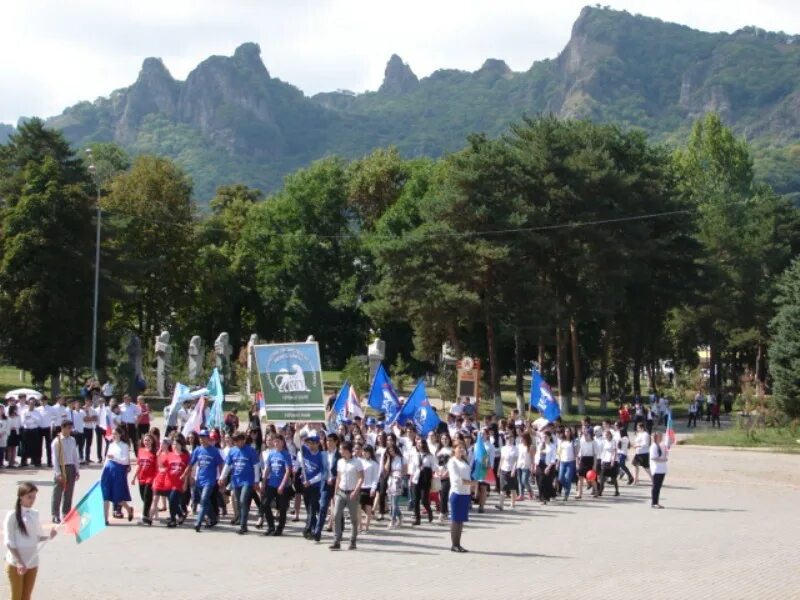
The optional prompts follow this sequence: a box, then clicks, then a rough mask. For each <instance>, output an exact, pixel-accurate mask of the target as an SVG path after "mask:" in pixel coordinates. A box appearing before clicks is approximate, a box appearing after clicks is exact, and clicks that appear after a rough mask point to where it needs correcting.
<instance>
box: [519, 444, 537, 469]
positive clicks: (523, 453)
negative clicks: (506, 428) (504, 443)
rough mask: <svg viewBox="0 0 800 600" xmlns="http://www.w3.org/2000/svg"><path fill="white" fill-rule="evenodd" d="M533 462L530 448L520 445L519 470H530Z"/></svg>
mask: <svg viewBox="0 0 800 600" xmlns="http://www.w3.org/2000/svg"><path fill="white" fill-rule="evenodd" d="M532 461H533V459H532V458H531V449H530V448H529V447H528V446H525V445H523V444H520V446H519V456H518V457H517V468H518V469H530V468H531V462H532Z"/></svg>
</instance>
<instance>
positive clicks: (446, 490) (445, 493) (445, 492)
mask: <svg viewBox="0 0 800 600" xmlns="http://www.w3.org/2000/svg"><path fill="white" fill-rule="evenodd" d="M441 481H442V489H441V490H439V512H440V513H441V514H443V515H444V516H447V512H448V511H447V502H448V500H449V499H450V480H449V479H442V480H441Z"/></svg>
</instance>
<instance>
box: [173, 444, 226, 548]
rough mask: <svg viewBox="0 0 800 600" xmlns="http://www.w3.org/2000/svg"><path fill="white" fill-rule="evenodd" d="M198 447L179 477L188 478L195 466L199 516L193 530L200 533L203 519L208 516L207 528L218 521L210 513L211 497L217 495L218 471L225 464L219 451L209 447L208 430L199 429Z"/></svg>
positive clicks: (215, 516) (214, 515)
mask: <svg viewBox="0 0 800 600" xmlns="http://www.w3.org/2000/svg"><path fill="white" fill-rule="evenodd" d="M198 437H199V438H200V446H199V447H197V448H195V449H194V451H193V452H192V458H191V459H190V460H189V466H188V467H186V470H185V471H184V472H183V475H182V476H181V477H182V478H183V479H186V478H187V477H189V472H190V471H191V469H192V467H193V466H194V465H197V481H196V482H195V493H196V494H198V495H199V496H200V514H198V515H197V522H196V524H195V526H194V530H195V531H196V532H197V533H200V527H201V526H202V525H203V519H204V518H205V517H206V516H208V521H209V523H208V527H214V525H216V524H217V522H218V521H219V518H218V517H217V515H216V514H214V513H212V512H211V511H210V505H211V496H212V495H214V494H216V493H217V479H219V469H220V467H221V466H222V465H223V464H224V463H225V461H224V460H223V459H222V454H220V451H219V450H218V449H217V448H216V447H215V446H212V445H211V442H210V440H209V439H208V430H207V429H201V430H200V433H199V434H198Z"/></svg>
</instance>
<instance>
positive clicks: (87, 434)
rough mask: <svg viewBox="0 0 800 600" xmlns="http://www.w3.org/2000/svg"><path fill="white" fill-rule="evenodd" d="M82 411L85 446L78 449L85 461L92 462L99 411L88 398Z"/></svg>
mask: <svg viewBox="0 0 800 600" xmlns="http://www.w3.org/2000/svg"><path fill="white" fill-rule="evenodd" d="M80 412H81V416H82V417H83V448H78V450H80V451H81V456H83V462H84V463H90V462H92V460H91V450H92V438H93V437H95V433H96V431H95V429H96V427H97V411H96V410H95V409H94V408H93V407H92V401H91V400H90V399H89V398H86V400H84V402H83V408H82V409H81V411H80ZM101 437H102V435H101Z"/></svg>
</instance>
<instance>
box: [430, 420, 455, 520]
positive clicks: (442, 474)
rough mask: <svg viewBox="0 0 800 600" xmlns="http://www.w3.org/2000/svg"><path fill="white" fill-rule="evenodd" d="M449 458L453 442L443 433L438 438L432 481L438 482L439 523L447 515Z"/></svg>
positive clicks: (451, 454) (451, 453)
mask: <svg viewBox="0 0 800 600" xmlns="http://www.w3.org/2000/svg"><path fill="white" fill-rule="evenodd" d="M451 456H453V442H452V440H451V439H450V436H449V435H448V434H446V433H443V434H442V435H441V436H439V447H438V449H437V450H436V470H435V472H434V480H438V482H439V523H444V521H445V519H446V518H447V514H448V510H447V507H448V502H449V499H450V475H449V473H448V471H447V463H448V461H449V460H450V457H451Z"/></svg>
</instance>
